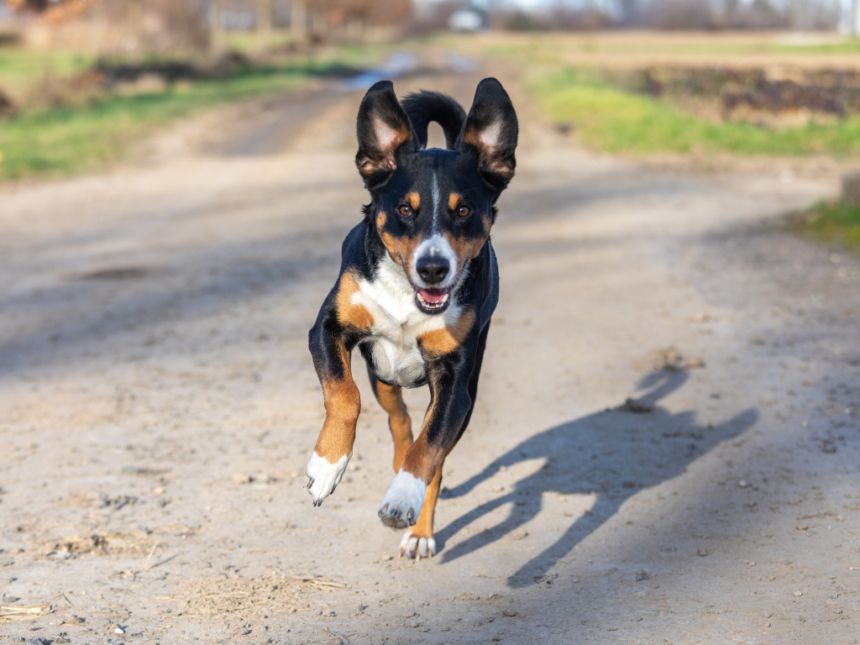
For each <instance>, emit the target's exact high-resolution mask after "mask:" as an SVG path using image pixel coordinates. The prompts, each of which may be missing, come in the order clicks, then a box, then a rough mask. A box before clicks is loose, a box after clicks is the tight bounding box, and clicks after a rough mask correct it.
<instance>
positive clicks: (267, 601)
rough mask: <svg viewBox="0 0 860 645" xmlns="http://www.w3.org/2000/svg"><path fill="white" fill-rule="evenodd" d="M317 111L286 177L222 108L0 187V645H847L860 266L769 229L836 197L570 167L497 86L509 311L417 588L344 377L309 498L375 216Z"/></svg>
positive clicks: (300, 135) (461, 90)
mask: <svg viewBox="0 0 860 645" xmlns="http://www.w3.org/2000/svg"><path fill="white" fill-rule="evenodd" d="M475 78H476V77H475V76H474V75H470V74H467V75H464V76H461V77H453V76H444V75H439V76H429V77H426V78H422V79H411V80H409V81H408V82H406V81H404V82H402V83H398V88H399V89H400V90H401V91H402V90H403V89H405V88H406V87H415V86H416V85H418V84H420V85H422V86H424V87H430V88H434V89H441V90H443V91H452V92H454V93H455V94H456V95H457V96H458V97H459V98H460V99H461V100H463V101H468V100H469V99H470V96H471V93H472V91H473V88H474V81H475ZM503 80H506V81H510V82H511V83H513V82H514V80H515V79H506V78H505V77H503ZM319 97H320V94H318V93H314V94H313V95H312V100H313V101H316V103H314V106H316V107H315V108H314V109H313V110H306V112H308V113H307V115H306V117H304V118H303V119H300V120H298V122H297V123H294V122H293V121H296V120H295V119H293V120H292V121H290V120H289V119H288V121H290V123H289V124H287V125H284V128H287V127H289V128H292V129H291V130H290V131H289V132H288V133H286V134H285V131H282V132H280V134H279V135H278V136H279V137H280V138H277V139H276V140H277V141H280V142H282V143H280V144H278V146H279V147H278V149H277V150H273V149H272V146H268V148H267V147H266V146H262V148H261V146H260V145H257V143H255V144H254V145H246V146H242V145H239V144H237V143H236V142H237V141H239V140H244V141H250V140H253V141H256V142H259V141H260V138H259V131H257V132H252V133H250V134H249V133H248V132H247V131H243V130H242V128H239V127H238V126H237V125H236V122H237V119H236V118H235V116H236V114H237V112H231V111H230V110H226V111H225V110H222V111H220V112H218V113H213V115H208V116H206V117H204V118H202V119H198V120H196V121H195V122H192V123H189V124H184V125H182V126H181V127H179V128H177V129H175V130H173V131H171V133H169V135H167V136H166V137H165V138H162V139H160V140H159V141H156V142H154V143H152V145H151V149H150V153H149V154H148V155H147V156H145V157H141V158H140V159H138V161H136V162H134V163H127V164H125V165H123V166H122V167H118V168H116V169H113V170H111V171H109V172H104V173H101V174H98V175H92V176H85V177H80V178H76V179H70V180H67V181H60V182H50V183H37V184H31V185H26V186H18V187H6V188H3V189H0V257H2V275H3V279H2V281H0V590H2V602H0V605H3V606H4V608H3V609H2V610H0V641H2V642H4V643H5V642H19V641H23V642H26V643H31V644H32V643H46V642H53V643H66V642H71V643H74V644H77V643H128V644H135V645H138V644H139V645H143V644H144V643H162V644H170V643H185V642H198V641H199V642H205V643H239V644H245V643H249V644H250V643H270V642H271V643H338V642H342V643H355V644H358V643H386V642H387V643H488V642H503V643H504V642H507V643H530V642H536V641H539V642H546V643H607V644H608V643H618V644H629V643H667V642H668V643H675V644H684V643H703V644H711V643H773V644H780V643H788V642H792V641H797V642H799V643H828V644H829V643H856V642H857V641H858V639H860V613H858V610H860V540H858V537H860V487H858V481H860V480H858V475H860V473H858V464H860V379H858V377H860V342H858V341H860V329H858V325H857V320H858V315H860V288H858V287H860V263H858V261H857V260H855V259H851V258H849V257H847V256H846V255H845V254H844V253H840V252H838V251H835V250H833V249H827V248H823V247H817V246H814V245H812V244H810V243H808V242H806V241H804V240H801V239H799V238H797V237H794V236H793V235H792V234H790V233H789V232H786V231H784V230H782V229H781V228H780V226H779V217H780V216H781V215H782V214H784V213H785V212H787V211H790V210H791V209H794V208H798V207H802V206H804V205H806V204H808V203H809V202H811V201H812V200H814V199H817V198H819V197H821V196H826V195H830V194H832V193H833V192H834V191H835V190H836V184H835V182H829V183H828V182H822V181H820V180H817V179H815V180H804V179H802V178H798V177H786V176H785V175H783V174H780V173H776V172H773V173H771V174H767V173H764V172H763V173H760V174H757V175H748V176H737V175H734V176H732V175H716V176H711V177H702V176H696V175H692V174H689V173H683V172H677V171H673V172H669V171H659V170H655V169H653V168H650V169H649V168H645V167H642V166H638V165H635V164H632V163H630V162H622V161H617V160H612V159H608V158H601V157H597V156H593V155H589V154H585V153H583V152H581V151H578V150H576V149H575V148H574V147H573V146H572V145H571V144H570V142H568V141H565V140H563V139H560V138H558V137H557V136H556V135H554V134H553V133H552V132H550V131H548V130H545V129H543V128H542V127H541V125H540V122H539V120H538V119H536V118H534V115H533V114H532V113H531V112H530V109H529V107H528V105H526V104H525V103H523V101H522V97H521V96H520V95H519V94H516V93H515V97H516V100H517V102H518V105H519V109H520V115H521V119H522V122H523V136H522V147H521V152H520V155H519V161H520V163H519V171H518V175H517V177H516V178H515V180H514V182H513V184H512V187H511V189H510V191H509V192H508V193H506V194H505V195H504V196H503V198H502V200H501V202H500V207H501V215H500V217H499V220H498V224H497V226H496V229H495V231H494V241H495V245H496V249H497V252H498V255H499V261H500V265H501V279H502V299H501V303H500V306H499V309H498V311H497V314H496V317H495V319H494V324H493V329H492V332H491V334H490V340H489V344H488V353H487V358H486V361H485V366H484V371H483V375H482V381H481V388H480V393H479V397H478V403H477V408H476V412H475V415H474V417H473V420H472V424H471V427H470V429H469V431H468V433H467V434H466V436H465V437H464V439H463V440H462V441H461V442H460V444H459V445H458V447H457V449H456V450H455V451H454V453H453V454H452V456H451V457H450V458H449V459H448V461H447V462H446V469H445V481H444V485H445V486H446V489H445V491H444V494H443V499H442V500H441V501H440V505H439V508H438V513H437V531H438V533H437V535H436V539H437V542H438V543H439V544H440V545H441V547H442V548H441V551H440V553H439V554H438V555H437V556H436V557H435V558H433V559H431V560H421V561H418V562H414V561H409V560H405V559H399V558H397V557H396V554H397V546H398V543H399V539H400V535H399V534H398V533H394V532H392V531H390V530H389V529H386V528H384V527H383V526H382V525H381V523H380V522H379V520H378V519H377V516H376V510H377V507H378V505H379V502H380V501H381V499H382V497H383V495H384V493H385V490H386V488H387V486H388V483H389V481H390V479H391V477H392V475H393V473H392V471H391V465H390V462H391V457H392V448H391V442H390V439H389V436H388V429H387V426H386V420H385V417H384V415H383V413H382V411H381V410H380V409H379V407H378V405H377V403H376V402H375V400H374V399H373V397H372V395H371V393H370V391H369V388H368V385H367V381H366V377H365V376H364V375H363V372H362V371H361V370H357V373H358V374H359V377H358V380H359V386H360V387H361V390H362V395H363V412H362V416H361V419H360V421H359V433H358V440H357V444H356V456H355V458H354V460H353V462H352V464H351V466H350V471H349V472H348V475H347V477H346V478H345V481H344V482H343V483H342V484H341V485H340V486H339V487H338V489H337V492H336V493H335V495H334V496H333V497H332V498H330V499H329V500H326V503H325V504H324V505H323V506H322V507H321V508H318V509H314V508H313V507H312V506H311V502H310V498H309V496H308V494H307V492H306V491H305V490H304V485H305V479H304V477H303V474H302V473H303V470H304V466H305V463H306V461H307V458H308V456H309V453H310V451H311V449H312V447H313V445H314V441H315V438H316V433H317V432H318V430H319V428H320V425H321V423H322V419H323V406H322V396H321V392H320V387H319V385H318V382H317V380H316V376H315V374H314V372H313V368H312V365H311V360H310V356H309V354H308V351H307V348H306V333H307V330H308V329H309V327H310V326H311V324H312V322H313V320H314V318H315V316H316V312H317V309H318V307H319V305H320V303H321V301H322V299H323V297H324V295H325V293H326V292H327V290H328V289H329V288H330V287H331V285H332V284H333V281H334V279H335V277H336V275H337V271H338V265H339V257H338V254H339V247H340V242H341V240H342V238H343V237H344V235H345V234H346V232H347V231H348V230H349V228H350V227H351V226H352V225H353V224H354V223H355V222H357V221H358V218H359V217H360V214H359V207H360V205H361V204H362V203H363V200H364V199H365V196H364V194H363V190H362V187H361V182H360V180H359V178H358V175H357V173H356V172H355V170H354V166H353V162H352V156H353V154H354V144H353V141H352V136H353V135H352V130H353V123H354V115H355V109H356V105H357V101H358V97H357V96H356V95H355V94H348V93H345V94H343V95H342V96H341V97H339V98H338V99H337V100H334V101H328V100H327V99H326V100H322V99H320V98H319ZM279 105H280V104H279V103H278V102H277V101H274V102H269V103H267V104H265V105H263V104H260V103H256V104H254V105H252V106H246V107H245V108H242V109H243V110H246V113H247V110H250V111H251V112H253V111H254V110H258V111H259V112H260V115H261V117H260V121H259V123H263V124H265V127H273V126H271V124H272V123H274V122H275V121H276V120H273V118H274V117H272V114H273V112H272V111H273V110H274V111H275V112H277V110H279V109H282V108H281V107H279ZM267 110H268V112H267ZM231 115H232V116H231ZM266 115H268V116H266ZM213 124H215V125H218V127H213ZM252 134H253V135H254V136H257V138H256V139H253V137H252V136H251V135H252ZM287 135H289V136H287ZM237 137H238V139H237ZM243 137H244V139H243ZM273 140H275V139H273ZM261 149H264V150H263V151H264V152H265V154H262V153H261ZM669 348H675V350H674V351H668V352H667V351H663V350H667V349H669ZM661 351H662V353H661ZM356 360H360V359H358V357H356ZM663 368H666V369H663ZM628 398H632V399H634V402H633V403H632V404H627V405H625V400H626V399H628ZM426 401H427V395H426V392H424V391H423V390H419V391H414V392H410V393H409V397H408V402H409V404H410V406H411V409H412V416H413V419H418V418H420V416H421V411H422V407H423V406H424V405H426ZM392 556H394V557H392ZM25 607H30V608H32V609H30V610H29V611H31V612H34V613H31V614H21V613H15V612H21V611H24V610H23V609H22V608H25ZM9 608H12V609H9ZM16 608H17V609H16ZM21 618H31V620H26V621H24V620H19V619H21ZM28 639H29V640H28ZM40 639H41V640H40Z"/></svg>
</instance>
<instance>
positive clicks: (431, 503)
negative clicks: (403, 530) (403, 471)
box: [409, 462, 444, 538]
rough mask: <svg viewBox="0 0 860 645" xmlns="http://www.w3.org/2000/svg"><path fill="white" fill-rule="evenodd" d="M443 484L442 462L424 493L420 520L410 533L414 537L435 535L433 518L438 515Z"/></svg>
mask: <svg viewBox="0 0 860 645" xmlns="http://www.w3.org/2000/svg"><path fill="white" fill-rule="evenodd" d="M443 464H444V462H443ZM441 486H442V464H440V465H439V467H438V468H437V469H436V474H435V475H434V476H433V479H432V480H431V481H430V484H429V485H428V486H427V491H426V492H425V493H424V506H423V507H421V513H420V514H419V515H418V521H417V522H416V523H415V526H413V527H412V528H411V529H409V533H410V535H411V536H412V537H417V538H431V537H433V520H434V519H435V517H436V501H437V500H438V499H439V489H440V488H441Z"/></svg>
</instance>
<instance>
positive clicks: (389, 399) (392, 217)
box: [307, 78, 518, 558]
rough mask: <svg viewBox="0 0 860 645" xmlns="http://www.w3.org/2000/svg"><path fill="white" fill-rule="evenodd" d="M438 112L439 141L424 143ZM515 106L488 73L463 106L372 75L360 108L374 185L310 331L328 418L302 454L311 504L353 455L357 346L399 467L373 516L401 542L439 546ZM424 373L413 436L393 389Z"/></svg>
mask: <svg viewBox="0 0 860 645" xmlns="http://www.w3.org/2000/svg"><path fill="white" fill-rule="evenodd" d="M431 121H436V122H437V123H439V125H441V126H442V129H443V131H444V133H445V140H446V146H447V147H446V149H445V150H441V149H438V148H433V149H430V150H428V149H426V147H427V126H428V124H429V123H430V122H431ZM517 132H518V125H517V116H516V112H515V111H514V106H513V104H512V103H511V100H510V98H509V97H508V95H507V93H506V92H505V90H504V88H503V87H502V85H501V83H499V82H498V81H497V80H496V79H494V78H487V79H484V80H483V81H481V83H480V84H479V85H478V88H477V91H476V93H475V99H474V102H473V104H472V108H471V110H470V112H469V114H468V116H467V115H466V113H465V112H464V110H463V108H462V107H460V105H459V104H458V103H456V102H455V101H454V100H453V99H452V98H451V97H449V96H446V95H443V94H438V93H435V92H419V93H417V94H411V95H410V96H408V97H407V98H406V99H404V100H403V102H402V103H401V102H399V101H398V100H397V96H396V95H395V94H394V87H393V85H392V83H391V82H390V81H380V82H379V83H376V84H375V85H374V86H373V87H371V88H370V90H369V91H368V92H367V94H366V95H365V97H364V99H363V100H362V102H361V107H360V108H359V111H358V124H357V134H358V153H357V154H356V157H355V163H356V165H357V166H358V172H359V173H360V174H361V176H362V178H363V179H364V184H365V187H366V188H367V190H368V192H369V193H370V197H371V202H370V204H368V205H367V206H365V207H364V220H363V221H362V222H361V223H360V224H358V225H357V226H356V227H355V228H353V229H352V230H351V231H350V232H349V234H348V235H347V237H346V239H345V240H344V242H343V248H342V264H341V269H340V275H339V277H338V280H337V282H336V284H335V285H334V288H333V289H332V290H331V292H330V293H329V295H328V297H327V298H326V299H325V302H324V303H323V306H322V309H320V312H319V316H318V317H317V321H316V324H315V325H314V326H313V328H312V329H311V331H310V339H309V344H310V351H311V354H312V356H313V362H314V367H315V368H316V372H317V375H318V376H319V379H320V383H321V384H322V389H323V395H324V398H325V410H326V419H325V423H324V424H323V427H322V431H321V432H320V434H319V438H318V439H317V442H316V446H315V448H314V451H313V455H312V456H311V458H310V461H309V462H308V466H307V475H308V486H307V487H308V492H309V493H310V494H311V496H312V497H313V503H314V506H319V505H320V504H322V502H323V500H324V499H325V498H326V497H328V496H329V495H331V494H332V493H333V492H334V489H335V487H336V486H337V485H338V484H339V483H340V481H341V478H342V477H343V474H344V471H346V466H347V463H348V462H349V459H350V457H351V456H352V447H353V443H354V441H355V426H356V422H357V421H358V415H359V411H360V410H361V402H360V399H359V391H358V387H356V384H355V382H354V380H353V376H352V368H351V360H350V359H351V353H352V350H353V348H355V347H358V349H359V351H360V352H361V355H362V356H363V357H364V360H365V361H366V362H367V370H368V374H369V376H370V383H371V386H372V388H373V392H374V394H375V395H376V398H377V400H378V401H379V403H380V405H381V406H382V408H383V409H384V410H385V411H386V412H387V413H388V419H389V421H388V424H389V427H390V429H391V435H392V437H393V439H394V471H395V473H396V476H395V477H394V480H393V481H392V482H391V485H390V486H389V488H388V492H387V493H386V494H385V499H383V501H382V505H381V507H380V508H379V517H380V518H381V519H382V522H383V523H384V524H386V525H388V526H390V527H392V528H394V529H405V528H408V530H407V531H406V533H405V535H404V536H403V539H402V541H401V543H400V554H401V555H407V556H409V557H413V558H416V557H417V558H421V557H428V556H432V555H434V554H435V553H436V543H435V541H434V539H433V515H434V511H435V508H436V498H437V497H438V495H439V487H440V484H441V481H442V464H443V462H444V461H445V457H446V456H447V455H448V453H449V452H450V451H451V449H452V448H453V447H454V445H455V444H456V443H457V441H458V440H459V439H460V437H461V436H462V434H463V432H464V431H465V430H466V426H467V425H468V424H469V418H470V417H471V415H472V410H473V407H474V405H475V396H476V394H477V391H478V376H479V374H480V371H481V361H482V359H483V356H484V347H485V346H486V343H487V333H488V332H489V329H490V318H491V316H492V314H493V310H494V309H495V308H496V304H497V303H498V300H499V273H498V266H497V264H496V256H495V253H494V252H493V246H492V244H491V243H490V229H491V228H492V226H493V223H494V221H495V219H496V207H495V204H496V200H497V199H498V198H499V195H500V194H501V192H502V191H503V190H504V189H505V188H506V187H507V186H508V183H509V182H510V180H511V178H512V177H513V175H514V168H515V166H516V160H515V156H514V151H515V149H516V145H517ZM421 385H429V387H430V397H431V398H430V406H429V408H428V410H427V413H426V415H425V417H424V422H423V424H422V427H421V432H420V434H419V435H418V438H417V439H416V440H414V441H413V437H412V429H411V421H410V418H409V414H408V412H407V410H406V405H405V404H404V402H403V398H402V396H401V388H404V387H407V388H412V387H418V386H421Z"/></svg>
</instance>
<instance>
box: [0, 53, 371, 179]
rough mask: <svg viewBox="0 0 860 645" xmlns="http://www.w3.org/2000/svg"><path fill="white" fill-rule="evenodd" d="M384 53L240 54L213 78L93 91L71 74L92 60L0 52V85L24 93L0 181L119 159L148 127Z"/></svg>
mask: <svg viewBox="0 0 860 645" xmlns="http://www.w3.org/2000/svg"><path fill="white" fill-rule="evenodd" d="M236 49H240V48H238V47H237V48H236ZM233 51H234V52H235V51H236V50H235V49H234V50H233ZM386 51H388V48H387V47H386V46H384V45H378V46H376V45H373V46H359V45H344V46H338V47H326V48H320V49H317V50H314V51H313V52H311V53H308V54H294V55H284V56H281V57H279V58H275V59H273V58H271V57H269V58H267V59H264V60H262V61H255V60H254V58H253V57H248V58H241V57H240V58H239V59H238V62H233V63H231V64H230V66H229V69H222V70H220V71H219V70H218V69H217V65H216V66H215V69H214V70H210V71H211V74H210V76H217V78H213V77H209V78H207V77H204V78H202V79H199V80H182V81H179V82H175V83H164V82H159V80H158V79H157V78H153V77H152V75H146V74H144V75H142V77H141V78H140V79H139V80H138V81H137V82H134V83H128V84H119V85H118V87H117V88H114V89H113V90H111V91H99V90H95V91H91V88H89V87H83V88H82V87H79V85H80V84H79V83H77V82H76V79H81V82H82V83H83V81H84V80H85V79H86V76H87V74H88V70H90V69H92V68H93V65H94V64H95V62H96V59H95V57H92V56H88V55H85V54H78V53H74V52H40V51H32V50H22V49H0V69H2V70H3V71H2V73H0V88H2V87H4V83H5V86H9V87H17V88H18V92H19V93H18V94H17V95H18V96H28V97H29V98H28V99H26V100H24V101H23V103H22V107H21V108H20V109H19V113H18V115H17V116H15V117H14V118H12V119H10V120H7V121H0V181H2V180H5V179H13V178H20V177H27V176H32V175H46V174H47V175H62V174H68V173H72V172H76V171H80V170H84V169H87V168H92V167H94V166H96V165H99V164H103V163H105V162H108V161H110V160H113V159H116V158H118V157H119V156H120V155H121V154H122V153H123V151H124V150H125V149H126V148H127V146H128V144H129V143H131V142H133V141H135V140H138V139H140V138H141V137H142V136H144V135H146V134H147V133H149V132H151V131H153V129H155V128H158V127H161V126H164V125H167V124H169V123H172V122H174V121H175V120H177V119H179V118H182V117H185V116H188V115H190V114H192V113H194V112H197V111H200V110H203V109H206V108H208V107H212V106H215V105H218V104H222V103H225V102H230V101H237V100H243V99H249V98H253V97H256V96H261V95H264V94H270V93H279V92H283V91H287V90H289V89H292V88H294V87H296V86H297V85H299V84H301V83H302V82H304V81H305V80H307V79H309V78H311V77H315V76H325V75H330V74H341V73H344V71H345V70H348V69H351V68H355V69H359V68H361V67H363V66H366V65H369V64H372V63H373V62H375V61H377V60H378V59H379V58H380V56H382V55H383V54H384V53H385V52H386ZM4 57H5V58H4ZM234 57H235V55H234ZM4 62H7V63H8V64H7V65H4V64H3V63H4ZM149 62H152V61H149ZM25 84H28V85H26V86H25ZM57 87H59V88H61V90H58V89H57Z"/></svg>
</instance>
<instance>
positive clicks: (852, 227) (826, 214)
mask: <svg viewBox="0 0 860 645" xmlns="http://www.w3.org/2000/svg"><path fill="white" fill-rule="evenodd" d="M796 222H797V226H798V228H799V229H800V230H801V231H802V232H803V233H805V234H807V235H809V236H810V237H812V238H814V239H816V240H818V241H820V242H824V243H825V244H838V245H840V246H844V247H845V248H847V249H849V250H851V251H853V252H854V253H860V207H857V206H846V205H845V204H841V203H838V202H819V203H818V204H816V205H815V206H813V207H812V208H811V209H810V210H809V211H807V212H806V213H803V214H802V215H801V216H799V217H798V218H797V219H796Z"/></svg>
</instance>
